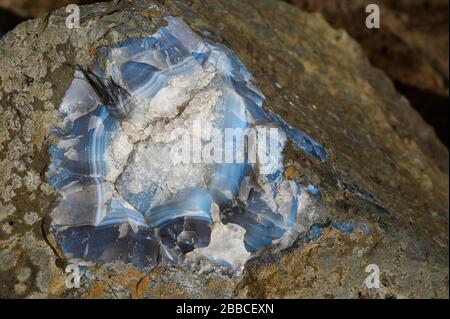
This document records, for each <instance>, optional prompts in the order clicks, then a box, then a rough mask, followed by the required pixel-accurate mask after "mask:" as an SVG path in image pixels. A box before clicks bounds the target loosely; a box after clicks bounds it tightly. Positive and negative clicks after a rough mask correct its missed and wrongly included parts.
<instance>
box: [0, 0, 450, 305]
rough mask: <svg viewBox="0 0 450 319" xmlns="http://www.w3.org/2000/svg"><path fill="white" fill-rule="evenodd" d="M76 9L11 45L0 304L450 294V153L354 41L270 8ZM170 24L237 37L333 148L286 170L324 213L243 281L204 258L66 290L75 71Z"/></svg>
mask: <svg viewBox="0 0 450 319" xmlns="http://www.w3.org/2000/svg"><path fill="white" fill-rule="evenodd" d="M65 15H66V12H65V10H64V9H61V10H58V11H56V12H54V13H53V14H51V15H49V16H48V17H43V18H38V19H36V20H30V21H27V22H25V23H23V24H21V25H19V26H18V27H17V28H16V29H15V30H14V31H12V32H10V33H8V34H6V35H5V36H4V37H3V38H2V39H1V40H0V110H1V113H0V114H1V116H0V162H1V163H0V224H1V225H2V227H1V230H0V255H1V258H0V285H1V289H0V297H29V298H35V297H56V298H58V297H65V298H94V297H95V298H108V297H110V298H133V297H135V298H154V297H162V298H168V297H192V298H197V297H295V298H301V297H352V298H358V297H379V298H385V297H392V296H395V297H410V298H419V297H438V298H439V297H447V298H448V263H449V261H448V164H447V163H448V152H447V150H446V149H445V148H444V147H443V146H442V144H440V142H439V141H438V139H437V138H436V136H435V134H434V132H433V130H432V129H431V128H430V127H429V126H428V125H427V124H425V123H424V121H423V120H422V119H421V118H420V116H419V115H418V114H417V113H416V112H415V111H414V110H413V109H412V108H411V106H410V105H409V103H408V101H407V100H406V99H405V98H404V97H402V96H401V95H400V94H398V93H397V92H396V91H395V88H394V86H393V84H392V82H391V81H390V80H389V79H388V78H387V77H386V76H385V75H384V74H383V73H382V72H380V71H378V70H376V69H374V68H372V67H371V66H370V64H369V62H368V59H367V58H366V57H365V56H364V54H363V52H362V50H361V48H360V47H359V45H358V44H357V43H356V42H355V41H354V40H352V39H351V38H350V37H349V36H348V35H347V34H346V33H345V32H343V31H336V30H333V29H332V28H331V27H330V26H329V25H328V24H327V23H326V22H325V21H324V20H323V19H322V18H321V17H319V16H317V15H311V14H305V13H303V12H301V11H299V10H296V9H293V7H292V6H290V5H287V4H284V3H282V2H275V1H273V0H259V1H257V2H256V1H250V0H248V1H238V0H230V1H219V0H202V1H200V0H193V1H180V0H166V1H151V0H146V1H122V3H120V4H119V5H117V6H116V7H113V5H112V4H111V3H107V4H97V5H90V6H85V7H82V23H81V28H80V29H72V30H69V29H67V28H66V27H65ZM167 15H172V16H178V17H181V18H182V19H183V20H184V21H185V22H187V23H188V24H189V25H190V26H191V27H192V28H193V29H194V30H195V31H197V32H198V33H202V34H204V35H206V36H208V37H210V38H211V39H212V40H214V41H218V42H223V43H225V44H226V45H227V46H228V47H229V48H231V49H232V50H233V51H234V52H235V53H236V54H237V55H238V56H239V58H240V59H241V60H242V61H243V63H244V64H245V65H246V66H247V67H248V69H249V70H250V71H251V72H252V73H253V75H254V76H255V78H256V81H257V84H258V86H259V87H260V88H261V90H262V92H263V93H264V95H265V96H266V106H268V107H270V108H271V109H272V110H273V111H275V112H277V113H278V114H280V115H281V116H282V117H283V118H284V119H285V120H286V121H287V122H288V123H289V124H290V125H292V126H293V127H296V128H298V129H301V130H303V131H305V132H306V133H307V134H309V135H310V136H312V137H313V138H314V139H315V140H317V141H319V142H320V143H321V144H322V145H324V146H325V148H326V149H327V151H328V153H329V158H330V161H329V163H328V164H326V165H323V164H321V163H317V162H316V161H313V160H311V159H310V158H308V157H307V156H305V155H304V154H303V153H300V152H299V151H298V150H296V149H295V148H294V147H290V148H288V150H287V152H286V162H285V165H286V166H287V168H286V174H288V175H289V176H291V177H292V178H303V179H307V180H308V182H310V183H311V184H313V185H316V186H318V188H319V189H320V195H318V196H319V199H318V201H317V203H315V204H314V207H312V208H311V213H314V212H315V211H320V214H319V216H321V218H320V220H318V224H317V225H313V226H311V227H309V226H308V227H307V229H306V230H305V231H300V232H296V233H293V234H292V236H290V237H289V236H286V237H284V238H282V240H280V241H279V242H278V243H276V244H275V245H274V246H273V247H271V248H269V249H267V250H266V251H263V252H262V253H260V254H259V255H258V256H255V258H254V259H252V260H250V261H249V262H248V263H247V265H246V268H245V271H244V273H243V274H242V275H233V274H230V273H229V272H228V271H227V270H226V269H221V268H220V267H218V266H216V265H213V264H212V263H211V262H210V261H207V260H198V259H196V261H195V262H189V263H188V264H185V265H183V266H181V267H168V266H165V265H160V266H158V267H157V268H156V269H153V270H150V269H136V268H134V267H132V266H131V265H123V264H120V263H114V264H103V265H97V266H95V267H91V268H90V269H82V272H83V273H84V275H83V277H82V280H81V288H80V289H67V288H66V286H65V280H66V274H65V272H64V269H65V261H64V259H63V258H62V256H60V255H59V252H58V250H57V249H56V247H55V246H54V240H53V238H51V236H49V235H48V232H47V227H48V215H49V212H50V211H51V208H52V206H53V205H54V202H55V199H56V198H57V195H56V194H55V193H54V192H53V191H52V189H51V188H50V187H49V185H48V184H47V182H46V180H45V177H44V173H45V172H46V169H47V165H48V164H49V153H48V148H49V146H50V145H52V143H53V142H54V141H52V140H51V139H50V138H49V137H50V136H51V132H52V130H53V129H54V127H55V126H56V124H57V123H58V120H59V116H58V112H57V108H58V106H59V105H60V103H61V100H62V98H63V96H64V93H65V91H66V90H67V88H68V87H69V85H70V83H71V80H72V78H73V70H74V66H75V65H81V66H84V67H86V66H88V65H90V64H91V62H92V59H93V58H94V56H95V49H96V48H97V47H99V46H101V45H111V44H114V43H118V42H121V41H123V40H125V39H127V38H130V37H136V36H148V35H151V34H153V33H154V32H155V30H156V29H157V28H158V27H159V26H161V25H163V24H164V17H165V16H167ZM36 219H38V220H39V221H36ZM368 264H377V265H379V267H380V271H381V284H382V286H381V287H380V289H379V290H377V291H375V292H373V291H369V290H368V289H367V288H366V287H365V286H364V283H363V281H364V278H365V276H366V275H367V274H366V273H365V272H364V270H365V268H366V266H367V265H368ZM24 278H26V279H24Z"/></svg>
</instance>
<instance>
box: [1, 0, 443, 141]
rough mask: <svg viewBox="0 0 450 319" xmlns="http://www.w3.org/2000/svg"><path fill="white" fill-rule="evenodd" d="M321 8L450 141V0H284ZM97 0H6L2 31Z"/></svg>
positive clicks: (316, 9) (307, 8) (314, 9)
mask: <svg viewBox="0 0 450 319" xmlns="http://www.w3.org/2000/svg"><path fill="white" fill-rule="evenodd" d="M280 1H286V2H289V3H291V4H293V5H295V6H298V7H299V8H300V9H302V10H303V11H306V12H318V13H320V14H322V15H323V17H324V18H325V20H327V22H328V23H330V24H331V25H332V26H333V27H334V28H342V29H345V30H346V31H347V32H348V33H349V34H350V35H351V36H352V37H353V38H355V39H356V40H357V41H358V42H359V43H360V44H361V46H362V48H363V50H364V51H365V52H366V54H367V55H368V56H369V59H370V61H371V63H372V64H373V65H374V66H375V67H377V68H380V69H382V70H384V72H386V74H387V75H388V76H389V77H390V78H391V79H392V80H393V81H394V83H395V86H396V88H397V90H398V91H399V92H401V93H402V94H403V95H405V96H406V97H407V98H408V99H409V100H410V102H411V104H412V106H413V107H414V108H415V109H416V110H417V111H418V112H419V113H420V114H421V115H422V117H423V118H424V119H425V120H426V121H427V122H428V123H430V124H431V125H432V126H433V127H434V128H435V130H436V132H437V134H438V136H439V138H440V139H441V141H442V142H443V143H444V144H445V145H447V146H448V117H449V108H448V94H449V58H448V56H449V49H448V46H449V18H448V14H449V1H448V0H395V1H394V0H376V1H375V0H339V1H335V0H280ZM94 2H99V1H96V0H0V9H2V10H0V35H1V34H2V32H5V31H7V30H9V29H11V28H13V27H14V26H15V25H16V24H17V23H19V22H21V21H22V20H24V19H28V18H30V17H37V16H40V15H44V14H46V13H48V12H49V11H51V10H54V9H57V8H60V7H62V6H65V5H67V4H69V3H78V4H86V3H94ZM369 3H377V4H378V5H380V8H381V28H380V29H378V30H376V29H371V30H370V29H367V28H365V19H366V17H367V13H366V12H365V8H366V6H367V5H368V4H369Z"/></svg>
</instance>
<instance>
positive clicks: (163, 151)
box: [46, 17, 328, 267]
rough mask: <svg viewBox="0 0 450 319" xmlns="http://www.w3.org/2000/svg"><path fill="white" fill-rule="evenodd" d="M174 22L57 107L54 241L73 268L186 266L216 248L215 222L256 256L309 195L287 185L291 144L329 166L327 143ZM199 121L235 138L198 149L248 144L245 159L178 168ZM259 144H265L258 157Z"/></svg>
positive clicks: (100, 64) (108, 58)
mask: <svg viewBox="0 0 450 319" xmlns="http://www.w3.org/2000/svg"><path fill="white" fill-rule="evenodd" d="M167 22H168V25H167V26H166V27H162V28H160V29H159V30H158V31H157V32H156V33H155V34H154V35H152V36H150V37H146V38H132V39H129V40H127V41H125V42H123V43H120V44H117V45H114V46H111V47H102V48H99V49H98V53H97V59H96V60H95V61H94V63H93V64H92V65H91V66H90V67H89V68H87V69H85V68H83V67H81V66H78V67H77V68H76V70H75V74H74V80H73V82H72V85H71V86H70V88H69V89H68V91H67V92H66V95H65V97H64V100H63V102H62V104H61V106H60V113H61V117H62V121H63V123H62V125H61V127H59V128H58V129H57V130H56V131H55V136H56V137H57V143H56V144H55V145H54V146H52V147H51V148H50V150H49V152H50V154H51V158H52V162H51V165H50V166H49V170H48V171H47V174H46V175H47V178H48V182H49V184H50V185H51V186H52V187H53V188H54V189H55V190H56V191H57V192H58V193H59V194H60V196H59V200H58V202H57V203H56V206H55V208H54V210H53V212H52V217H53V221H52V231H53V232H54V234H55V237H56V239H57V243H58V245H59V247H60V249H61V250H62V252H63V253H64V254H65V256H66V257H67V259H69V260H70V261H72V262H79V263H89V262H99V261H104V262H109V261H114V260H122V261H125V262H131V263H134V264H136V265H138V266H140V267H146V266H155V265H156V264H157V263H158V261H159V260H161V259H162V260H164V261H166V262H170V263H178V262H180V260H182V257H183V255H184V254H186V253H188V252H190V251H192V250H194V249H196V248H200V247H207V246H208V245H209V244H210V238H211V231H212V230H213V229H214V224H215V223H218V222H221V223H224V224H230V223H231V224H236V225H239V226H240V227H242V228H243V229H244V230H245V236H244V242H245V248H246V249H247V250H248V251H249V252H252V253H253V252H257V251H259V250H261V249H264V248H265V247H267V246H269V245H271V244H272V242H273V241H274V240H276V239H278V238H280V237H281V236H283V234H284V233H285V232H286V231H287V230H288V229H290V228H292V227H294V226H295V225H296V223H297V214H298V211H299V206H300V204H301V203H300V201H301V194H302V191H303V190H302V185H301V183H300V182H299V181H292V180H287V179H286V178H285V177H284V166H283V149H284V147H285V144H286V142H287V141H288V140H290V141H291V142H292V143H293V144H294V145H296V146H297V147H298V148H299V149H300V150H301V151H304V152H305V153H306V154H308V155H310V156H311V157H312V158H314V159H316V160H318V161H321V162H326V161H327V160H328V155H327V152H326V151H325V149H324V148H323V146H322V145H320V144H319V143H317V142H316V141H314V140H313V139H312V138H310V137H309V136H307V135H306V134H305V133H304V132H301V131H299V130H297V129H296V128H294V127H292V126H290V125H289V124H288V123H286V122H285V121H284V120H283V119H282V118H281V117H280V116H279V115H278V114H276V113H274V112H273V111H270V110H269V111H266V110H265V109H264V108H263V104H264V100H265V99H264V96H263V94H262V93H261V92H260V91H259V90H258V89H257V87H256V86H255V84H254V82H253V78H252V75H251V74H250V72H249V71H248V70H247V69H246V68H245V66H244V65H243V64H242V63H241V61H240V60H239V59H238V57H237V56H236V55H235V54H234V53H233V52H232V51H231V50H229V49H228V48H226V47H225V46H223V45H221V44H217V43H211V42H209V41H206V40H204V39H202V38H201V37H200V36H198V35H197V34H195V33H194V32H193V31H192V30H191V29H190V28H189V27H188V26H187V25H186V24H185V23H184V22H183V21H182V20H180V19H177V18H173V17H168V18H167ZM198 119H203V120H205V119H206V120H205V122H207V124H208V128H209V129H211V130H214V132H217V133H218V134H219V135H221V136H222V137H223V136H226V135H227V132H229V131H227V130H229V129H232V130H235V132H238V134H237V135H236V136H234V138H233V139H231V140H226V141H225V143H224V144H218V143H217V142H213V139H203V137H201V139H200V146H202V147H204V146H207V145H209V146H211V145H212V146H214V151H215V152H216V151H219V150H220V151H223V149H226V148H227V147H229V148H231V149H232V150H235V149H236V150H237V149H239V146H240V145H241V144H242V143H243V141H244V140H245V141H246V147H244V148H242V149H240V151H236V152H237V153H239V152H240V153H239V154H236V155H239V156H240V158H241V159H242V160H240V161H238V160H235V159H233V160H232V161H227V160H226V159H223V157H222V159H223V160H222V161H218V162H214V163H209V162H208V163H204V162H199V163H196V162H195V163H193V162H189V163H183V162H180V163H178V162H177V163H172V161H171V158H172V155H171V154H172V153H171V151H173V149H175V148H176V147H178V146H179V145H182V144H180V140H179V139H178V138H173V137H172V136H171V135H170V134H171V133H173V132H174V131H175V130H176V129H181V131H182V132H186V133H187V132H188V129H187V128H188V127H189V125H190V124H189V123H191V122H195V121H196V120H198ZM274 129H275V130H276V132H277V134H274V131H273V130H274ZM183 130H184V131H183ZM239 132H240V133H239ZM248 132H256V133H255V134H254V139H250V138H249V136H247V134H248ZM182 135H183V134H182ZM218 140H219V141H223V139H218ZM256 142H258V143H262V144H263V145H265V146H264V147H263V148H262V149H259V148H258V150H257V151H255V153H252V150H254V149H255V148H256V146H255V145H256ZM218 145H220V147H221V148H223V149H218ZM225 153H226V152H225ZM252 154H253V155H252ZM252 157H254V159H256V160H252ZM305 191H306V192H308V193H311V194H313V195H314V196H317V195H318V194H319V190H318V189H317V188H316V187H313V186H309V187H307V188H305ZM217 213H218V214H219V216H220V220H219V221H218V220H214V218H213V216H214V214H217Z"/></svg>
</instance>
